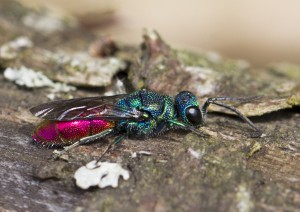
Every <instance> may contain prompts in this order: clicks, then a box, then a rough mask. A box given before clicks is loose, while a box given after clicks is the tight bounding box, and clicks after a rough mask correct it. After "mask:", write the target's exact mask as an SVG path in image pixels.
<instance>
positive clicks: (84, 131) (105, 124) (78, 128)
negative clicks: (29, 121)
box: [32, 119, 115, 146]
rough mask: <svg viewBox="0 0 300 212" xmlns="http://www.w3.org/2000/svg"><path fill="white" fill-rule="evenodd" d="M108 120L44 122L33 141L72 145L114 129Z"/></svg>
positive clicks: (50, 144)
mask: <svg viewBox="0 0 300 212" xmlns="http://www.w3.org/2000/svg"><path fill="white" fill-rule="evenodd" d="M114 126H115V122H113V121H107V120H101V119H98V120H73V121H49V120H47V121H43V122H42V123H41V124H40V125H39V126H38V127H37V128H36V130H35V132H34V134H33V136H32V137H33V140H35V141H36V142H37V143H41V144H43V145H49V146H52V145H54V146H65V145H70V144H72V143H74V142H76V141H78V140H80V139H81V138H84V137H87V136H90V135H94V134H97V133H100V132H102V131H104V130H107V129H110V128H113V127H114Z"/></svg>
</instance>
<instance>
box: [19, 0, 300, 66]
mask: <svg viewBox="0 0 300 212" xmlns="http://www.w3.org/2000/svg"><path fill="white" fill-rule="evenodd" d="M21 2H23V3H25V4H26V5H27V6H28V5H29V6H32V7H40V6H47V7H51V9H52V10H54V11H55V12H57V13H68V14H72V15H75V16H76V17H77V18H78V19H79V21H80V23H81V24H82V25H83V26H84V27H88V28H90V29H93V30H95V31H97V32H99V33H101V34H110V35H111V36H112V38H114V39H116V40H117V41H121V42H123V43H127V44H139V43H140V42H141V41H142V36H141V35H142V29H143V28H146V27H147V28H154V29H156V30H157V31H158V32H159V33H160V35H161V36H162V37H163V39H164V40H165V41H167V43H169V44H170V45H172V46H173V47H174V48H181V49H188V50H192V51H194V52H203V51H213V52H219V53H221V54H222V55H225V56H228V57H232V58H238V59H246V60H248V61H249V62H251V63H252V64H253V65H255V66H258V67H262V66H265V65H267V64H269V63H271V62H280V61H287V62H294V63H298V64H299V63H300V57H299V55H300V12H299V9H300V1H299V0H286V1H274V0H264V1H261V0H248V1H240V0H227V1H224V0H186V1H173V0H164V1H162V0H151V1H140V0H126V1H124V0H85V1H82V0H72V1H68V0H22V1H21Z"/></svg>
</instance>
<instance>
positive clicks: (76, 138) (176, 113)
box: [30, 89, 262, 156]
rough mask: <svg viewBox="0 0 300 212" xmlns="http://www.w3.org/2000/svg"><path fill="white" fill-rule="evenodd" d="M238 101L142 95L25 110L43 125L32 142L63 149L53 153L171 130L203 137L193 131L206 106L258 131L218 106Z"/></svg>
mask: <svg viewBox="0 0 300 212" xmlns="http://www.w3.org/2000/svg"><path fill="white" fill-rule="evenodd" d="M228 100H229V101H238V100H243V99H242V98H232V97H216V98H208V99H207V100H206V101H205V103H204V104H203V105H202V106H200V105H199V103H198V101H197V98H196V96H195V95H194V94H193V93H191V92H189V91H182V92H180V93H178V94H177V95H176V96H175V98H174V99H173V98H172V97H170V96H168V95H163V94H160V93H157V92H154V91H149V90H146V89H143V90H140V91H136V92H133V93H131V94H121V95H115V96H107V97H105V96H104V97H86V98H75V99H69V100H58V101H53V102H49V103H45V104H42V105H39V106H36V107H33V108H31V110H30V111H31V112H32V114H34V115H35V116H37V117H39V118H42V119H44V121H43V122H41V123H40V124H39V125H38V127H37V128H36V130H35V131H34V133H33V140H34V141H36V142H37V143H40V144H43V145H46V146H58V147H64V150H62V151H60V152H59V153H58V156H59V155H62V154H64V153H65V152H67V151H69V150H70V149H72V148H74V147H76V146H79V145H82V144H86V143H89V142H91V141H94V140H99V139H101V138H104V137H106V136H109V135H114V136H116V138H115V140H114V142H113V144H117V143H120V142H121V141H122V140H123V139H125V138H134V139H146V138H149V137H157V136H159V135H161V134H162V133H164V132H166V131H169V130H172V129H183V130H188V131H192V132H194V133H196V134H199V135H203V133H202V131H201V130H199V129H198V128H199V127H200V126H203V125H204V124H205V120H206V114H207V108H208V107H209V105H211V104H215V105H218V106H220V107H224V108H226V109H228V110H231V111H232V112H234V113H235V114H237V115H238V116H239V117H240V118H241V119H243V120H244V121H245V122H246V123H248V124H249V125H250V127H252V128H253V129H254V130H255V134H256V136H257V137H259V136H260V135H261V134H262V133H261V131H260V130H259V129H258V128H257V127H256V126H255V125H254V124H253V123H252V122H251V121H250V120H249V119H248V118H247V117H246V116H244V115H243V114H242V113H241V112H239V111H238V110H237V109H236V108H234V107H232V106H230V105H227V104H225V103H223V102H224V101H228Z"/></svg>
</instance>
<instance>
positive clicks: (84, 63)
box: [45, 51, 126, 87]
mask: <svg viewBox="0 0 300 212" xmlns="http://www.w3.org/2000/svg"><path fill="white" fill-rule="evenodd" d="M45 57H46V58H47V59H49V60H50V61H52V62H53V63H55V64H57V66H59V67H61V70H60V71H59V72H57V74H55V73H54V75H53V73H52V75H53V78H55V79H56V80H58V81H60V82H65V83H69V84H74V85H83V86H97V87H98V86H108V85H110V84H111V80H112V78H113V76H114V75H115V74H116V73H117V72H118V71H119V70H123V69H124V68H125V67H126V64H125V63H124V61H122V60H119V59H118V58H115V57H110V58H95V57H91V56H90V55H89V54H88V53H87V52H75V53H73V54H69V53H66V52H64V51H59V52H55V53H52V52H48V53H47V54H45Z"/></svg>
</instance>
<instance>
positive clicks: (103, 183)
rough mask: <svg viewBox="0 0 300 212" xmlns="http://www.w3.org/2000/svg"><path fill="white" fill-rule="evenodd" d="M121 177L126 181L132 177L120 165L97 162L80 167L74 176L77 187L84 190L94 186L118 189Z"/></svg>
mask: <svg viewBox="0 0 300 212" xmlns="http://www.w3.org/2000/svg"><path fill="white" fill-rule="evenodd" d="M121 176H122V177H123V179H124V180H128V179H129V176H130V175H129V171H127V170H126V169H123V168H122V166H121V165H120V164H118V163H110V162H97V161H96V160H94V161H91V162H89V163H88V164H86V165H85V166H82V167H80V168H79V169H78V170H77V171H76V172H75V174H74V178H75V180H76V185H77V186H78V187H80V188H82V189H88V188H89V187H92V186H98V187H99V188H105V187H108V186H111V187H113V188H116V187H118V181H119V178H120V177H121Z"/></svg>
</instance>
